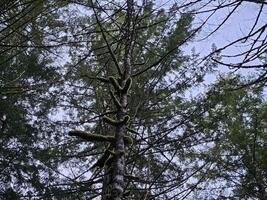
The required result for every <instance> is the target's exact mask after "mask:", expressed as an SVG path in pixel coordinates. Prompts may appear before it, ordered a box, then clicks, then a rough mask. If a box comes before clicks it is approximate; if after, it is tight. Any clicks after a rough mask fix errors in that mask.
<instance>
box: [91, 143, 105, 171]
mask: <svg viewBox="0 0 267 200" xmlns="http://www.w3.org/2000/svg"><path fill="white" fill-rule="evenodd" d="M109 157H110V150H109V148H108V149H107V150H106V151H105V152H104V153H103V155H102V156H101V157H100V158H99V159H98V160H97V162H96V163H95V164H94V165H93V166H92V167H91V168H90V169H93V168H96V167H99V168H103V167H104V166H105V163H106V162H107V160H108V159H109Z"/></svg>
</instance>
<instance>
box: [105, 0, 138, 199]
mask: <svg viewBox="0 0 267 200" xmlns="http://www.w3.org/2000/svg"><path fill="white" fill-rule="evenodd" d="M133 9H134V1H133V0H127V16H126V18H125V23H124V26H123V27H122V30H123V31H124V33H123V38H124V41H125V42H124V45H125V47H124V58H123V66H122V73H120V83H119V84H120V86H121V87H122V88H124V87H125V85H126V84H127V82H129V80H130V78H131V70H132V63H131V62H132V59H131V55H132V48H133V47H132V46H133V27H132V24H133V17H132V16H133V13H134V11H133ZM127 93H128V90H121V91H120V93H119V94H118V100H119V103H120V105H121V107H120V108H118V110H117V114H116V118H117V119H116V120H117V121H123V120H124V119H125V118H126V117H127V108H126V107H127V104H128V94H127ZM126 132H127V129H126V124H125V123H122V124H121V125H118V126H116V129H115V144H114V150H115V156H114V159H113V160H112V164H111V166H110V168H108V169H105V173H106V177H105V178H104V182H103V195H102V199H103V200H121V199H122V198H123V193H124V174H125V144H124V136H125V133H126Z"/></svg>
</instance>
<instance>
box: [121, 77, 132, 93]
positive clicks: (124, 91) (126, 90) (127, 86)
mask: <svg viewBox="0 0 267 200" xmlns="http://www.w3.org/2000/svg"><path fill="white" fill-rule="evenodd" d="M131 86H132V79H131V78H128V79H127V80H126V83H125V85H124V87H123V88H122V90H121V91H122V93H123V94H128V92H129V89H130V88H131Z"/></svg>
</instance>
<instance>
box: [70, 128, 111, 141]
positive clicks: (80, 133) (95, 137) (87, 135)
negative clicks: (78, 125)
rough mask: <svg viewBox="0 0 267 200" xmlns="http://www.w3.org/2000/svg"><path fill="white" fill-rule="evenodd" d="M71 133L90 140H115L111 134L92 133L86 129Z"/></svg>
mask: <svg viewBox="0 0 267 200" xmlns="http://www.w3.org/2000/svg"><path fill="white" fill-rule="evenodd" d="M69 135H70V136H77V137H80V138H82V139H84V140H87V141H89V142H114V136H110V135H108V136H104V135H100V134H92V133H87V132H84V131H77V130H74V131H70V132H69Z"/></svg>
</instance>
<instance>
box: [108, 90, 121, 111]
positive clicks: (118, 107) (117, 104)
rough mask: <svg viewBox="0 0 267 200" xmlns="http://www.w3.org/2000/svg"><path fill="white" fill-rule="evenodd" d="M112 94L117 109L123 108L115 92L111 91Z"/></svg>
mask: <svg viewBox="0 0 267 200" xmlns="http://www.w3.org/2000/svg"><path fill="white" fill-rule="evenodd" d="M110 95H111V97H112V100H113V102H114V104H115V106H116V107H117V109H120V108H122V105H121V103H120V102H119V100H118V99H117V97H116V96H115V94H114V92H112V91H110Z"/></svg>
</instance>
